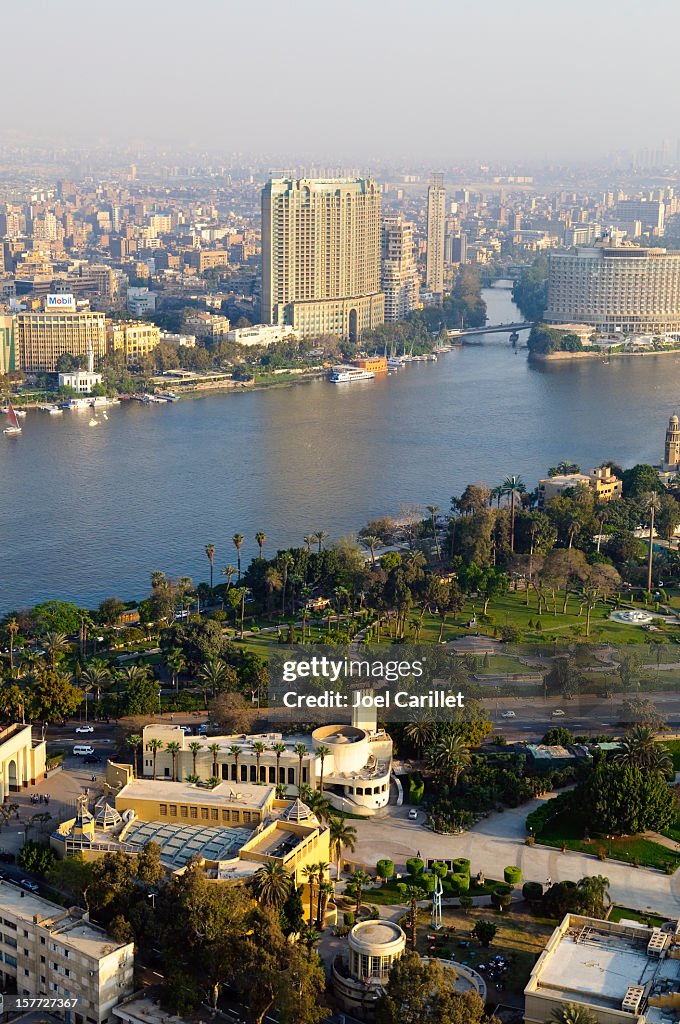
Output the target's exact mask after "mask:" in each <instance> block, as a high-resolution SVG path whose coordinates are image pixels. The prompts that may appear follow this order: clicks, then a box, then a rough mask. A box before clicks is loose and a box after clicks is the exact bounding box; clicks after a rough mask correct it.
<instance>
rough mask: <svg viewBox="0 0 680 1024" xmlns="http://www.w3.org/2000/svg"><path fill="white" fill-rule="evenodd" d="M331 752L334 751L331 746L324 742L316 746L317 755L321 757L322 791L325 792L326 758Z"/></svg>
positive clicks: (320, 777)
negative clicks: (324, 769)
mask: <svg viewBox="0 0 680 1024" xmlns="http://www.w3.org/2000/svg"><path fill="white" fill-rule="evenodd" d="M330 753H332V751H331V748H330V747H327V746H326V745H325V744H324V743H320V744H319V746H318V747H317V748H316V756H317V757H318V758H319V761H320V762H321V772H320V775H319V792H320V793H323V766H324V762H325V760H326V758H327V757H328V755H329V754H330Z"/></svg>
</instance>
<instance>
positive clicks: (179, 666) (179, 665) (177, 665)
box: [165, 647, 187, 692]
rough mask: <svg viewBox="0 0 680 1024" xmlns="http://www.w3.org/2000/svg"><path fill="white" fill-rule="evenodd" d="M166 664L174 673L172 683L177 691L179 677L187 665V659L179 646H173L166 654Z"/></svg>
mask: <svg viewBox="0 0 680 1024" xmlns="http://www.w3.org/2000/svg"><path fill="white" fill-rule="evenodd" d="M165 664H166V665H167V666H168V668H169V669H170V672H171V674H172V685H173V687H174V689H175V692H177V687H178V682H179V677H180V675H181V674H182V672H184V669H185V668H186V667H187V663H186V659H185V657H184V655H183V654H182V652H181V650H180V649H179V647H171V648H170V650H169V651H168V653H167V654H166V656H165Z"/></svg>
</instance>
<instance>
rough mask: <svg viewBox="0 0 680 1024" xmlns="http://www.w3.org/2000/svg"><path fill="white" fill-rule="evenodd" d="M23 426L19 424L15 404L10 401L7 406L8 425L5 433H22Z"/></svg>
mask: <svg viewBox="0 0 680 1024" xmlns="http://www.w3.org/2000/svg"><path fill="white" fill-rule="evenodd" d="M20 433H21V427H20V426H19V420H18V419H17V414H16V413H15V411H14V406H13V405H12V403H11V402H10V403H9V405H8V406H7V426H6V427H5V429H4V430H3V434H20Z"/></svg>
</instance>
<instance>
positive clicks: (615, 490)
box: [538, 466, 623, 508]
mask: <svg viewBox="0 0 680 1024" xmlns="http://www.w3.org/2000/svg"><path fill="white" fill-rule="evenodd" d="M575 487H588V488H590V490H592V491H594V492H595V497H596V499H597V500H598V501H612V500H614V499H615V498H620V497H621V495H622V493H623V483H622V481H621V480H620V479H619V478H618V477H617V476H614V474H613V473H612V471H611V466H597V467H596V468H595V469H591V471H590V473H560V474H558V475H557V476H548V477H545V478H544V479H543V480H539V481H538V506H539V508H544V507H545V505H546V504H547V502H549V501H550V500H551V499H552V498H557V497H559V496H560V495H561V494H564V492H565V491H568V490H572V489H573V488H575Z"/></svg>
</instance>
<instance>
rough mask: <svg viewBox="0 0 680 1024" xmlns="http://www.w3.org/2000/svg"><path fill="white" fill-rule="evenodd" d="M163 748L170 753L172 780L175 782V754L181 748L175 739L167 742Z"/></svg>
mask: <svg viewBox="0 0 680 1024" xmlns="http://www.w3.org/2000/svg"><path fill="white" fill-rule="evenodd" d="M165 749H166V750H167V751H168V753H169V754H172V781H173V782H176V781H177V773H176V771H175V767H176V765H177V755H178V754H179V752H180V750H181V749H182V748H181V747H180V745H179V743H178V742H177V740H173V741H172V742H171V743H168V745H167V746H166V748H165Z"/></svg>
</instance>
